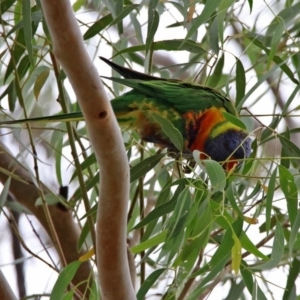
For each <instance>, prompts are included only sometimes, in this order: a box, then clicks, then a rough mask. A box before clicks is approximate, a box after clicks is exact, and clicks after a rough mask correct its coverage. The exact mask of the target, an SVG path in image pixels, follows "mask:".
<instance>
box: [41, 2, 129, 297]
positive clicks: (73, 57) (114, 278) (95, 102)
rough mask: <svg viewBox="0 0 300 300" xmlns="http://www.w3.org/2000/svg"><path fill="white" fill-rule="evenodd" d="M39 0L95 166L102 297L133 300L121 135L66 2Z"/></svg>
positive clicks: (126, 173) (126, 180) (126, 171)
mask: <svg viewBox="0 0 300 300" xmlns="http://www.w3.org/2000/svg"><path fill="white" fill-rule="evenodd" d="M41 4H42V7H43V11H44V15H45V19H46V22H47V25H48V27H49V31H50V34H51V37H52V42H53V53H54V55H55V56H56V58H57V59H58V61H59V62H60V63H61V65H62V67H63V69H64V71H65V72H66V74H67V76H68V78H69V80H70V83H71V85H72V87H73V89H74V92H75V94H76V96H77V99H78V102H79V105H80V107H81V110H82V112H83V115H84V117H85V120H86V125H87V129H88V132H89V136H90V141H91V144H92V146H93V149H94V152H95V155H96V158H97V161H98V163H99V165H100V195H99V205H98V215H97V247H96V256H97V266H98V272H99V279H100V286H101V291H102V294H103V299H124V300H126V299H135V293H134V289H133V286H132V282H131V279H130V272H129V266H128V259H127V249H126V221H127V220H126V213H127V205H128V195H129V166H128V162H127V157H126V152H125V148H124V144H123V141H122V136H121V133H120V130H119V127H118V124H117V121H116V118H115V116H114V113H113V110H112V108H111V105H110V103H109V101H108V99H107V95H106V92H105V90H104V87H103V84H102V82H101V80H100V78H99V75H98V73H97V71H96V69H95V67H94V65H93V64H92V61H91V60H90V58H89V56H88V54H87V52H86V50H85V47H84V44H83V41H82V37H81V33H80V31H79V27H78V24H77V21H76V19H75V17H74V14H73V11H72V8H71V5H70V3H69V1H68V0H51V1H50V0H42V1H41ZM70 49H72V51H70Z"/></svg>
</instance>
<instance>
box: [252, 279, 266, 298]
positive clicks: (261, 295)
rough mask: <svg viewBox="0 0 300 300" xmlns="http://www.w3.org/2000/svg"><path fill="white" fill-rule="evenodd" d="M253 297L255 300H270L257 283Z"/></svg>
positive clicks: (254, 285) (254, 286)
mask: <svg viewBox="0 0 300 300" xmlns="http://www.w3.org/2000/svg"><path fill="white" fill-rule="evenodd" d="M251 295H252V299H253V300H254V299H255V300H268V299H267V298H266V296H265V294H264V293H263V291H262V290H261V288H260V287H259V285H258V284H257V282H256V281H255V282H254V284H253V289H252V291H251Z"/></svg>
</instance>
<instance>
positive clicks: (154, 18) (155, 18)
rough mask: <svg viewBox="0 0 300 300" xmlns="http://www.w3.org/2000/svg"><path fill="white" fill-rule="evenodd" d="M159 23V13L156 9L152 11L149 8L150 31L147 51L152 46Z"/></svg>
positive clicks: (147, 39)
mask: <svg viewBox="0 0 300 300" xmlns="http://www.w3.org/2000/svg"><path fill="white" fill-rule="evenodd" d="M158 24H159V14H158V12H157V11H156V10H155V9H154V10H153V11H152V12H151V10H150V8H149V17H148V32H147V38H146V53H148V51H149V50H150V49H151V48H152V47H151V46H152V43H153V41H154V36H155V33H156V30H157V28H158Z"/></svg>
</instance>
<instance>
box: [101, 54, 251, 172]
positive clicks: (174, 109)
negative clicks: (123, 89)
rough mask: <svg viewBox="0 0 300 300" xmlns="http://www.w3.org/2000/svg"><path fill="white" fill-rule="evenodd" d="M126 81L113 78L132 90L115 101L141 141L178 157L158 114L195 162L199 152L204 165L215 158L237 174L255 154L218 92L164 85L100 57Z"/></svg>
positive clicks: (228, 103)
mask: <svg viewBox="0 0 300 300" xmlns="http://www.w3.org/2000/svg"><path fill="white" fill-rule="evenodd" d="M100 59H102V60H103V61H105V62H106V63H107V64H108V65H110V66H111V67H112V68H113V69H114V70H115V71H117V72H118V73H119V74H121V75H122V76H123V77H124V78H125V79H121V78H114V77H113V78H109V79H111V80H113V81H117V82H119V83H121V84H124V85H126V86H128V87H131V88H132V90H131V91H129V92H127V93H125V94H123V95H122V96H119V97H117V98H115V99H113V100H112V101H111V105H112V107H113V110H114V112H115V115H116V117H117V120H118V122H119V124H120V126H121V127H123V128H126V129H135V130H137V131H138V133H139V135H140V136H141V138H142V140H144V141H146V142H151V143H155V144H157V145H158V146H160V147H161V148H168V150H169V151H172V152H178V150H177V149H176V147H175V146H174V144H173V143H172V142H171V141H170V139H169V137H168V136H167V135H166V134H165V133H164V132H163V130H162V129H161V126H160V125H159V123H157V122H156V121H155V119H153V118H152V117H151V115H149V112H154V113H156V114H158V115H160V116H162V117H164V118H166V119H167V120H169V121H170V122H171V123H172V124H173V126H174V127H175V128H177V129H178V130H179V131H180V133H181V134H182V137H183V140H184V148H183V152H182V154H183V157H185V158H192V157H193V156H192V152H193V151H194V150H199V151H200V152H201V157H200V158H201V159H205V158H207V157H210V158H211V159H213V160H216V161H218V162H225V163H224V164H223V166H224V168H225V169H226V170H230V169H232V167H233V166H234V165H235V164H238V163H239V161H240V160H242V159H244V158H247V157H248V156H249V155H250V153H251V142H252V141H251V139H250V138H249V137H248V133H247V132H246V131H245V130H243V129H241V128H240V127H238V126H236V125H234V124H233V123H231V122H230V121H228V120H226V119H225V117H224V116H223V114H222V112H227V113H229V114H232V115H234V116H237V112H236V110H235V108H234V106H233V104H232V102H231V101H230V100H229V99H228V98H226V97H225V96H223V95H222V94H221V93H219V92H218V91H216V90H214V89H212V88H209V87H205V86H201V85H198V84H195V83H186V82H183V81H180V80H173V79H163V78H158V77H154V76H150V75H146V74H143V73H139V72H136V71H133V70H130V69H127V68H124V67H121V66H119V65H117V64H115V63H113V62H111V61H109V60H107V59H105V58H103V57H100ZM104 78H107V77H104Z"/></svg>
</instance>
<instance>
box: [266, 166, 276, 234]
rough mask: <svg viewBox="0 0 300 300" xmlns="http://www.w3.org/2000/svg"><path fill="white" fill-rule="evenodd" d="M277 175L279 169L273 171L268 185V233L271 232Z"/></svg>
mask: <svg viewBox="0 0 300 300" xmlns="http://www.w3.org/2000/svg"><path fill="white" fill-rule="evenodd" d="M276 174H277V168H275V170H274V171H273V173H272V175H271V178H270V181H269V184H268V192H267V197H266V231H267V233H268V232H269V230H270V224H271V210H272V204H273V197H274V191H275V185H276Z"/></svg>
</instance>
